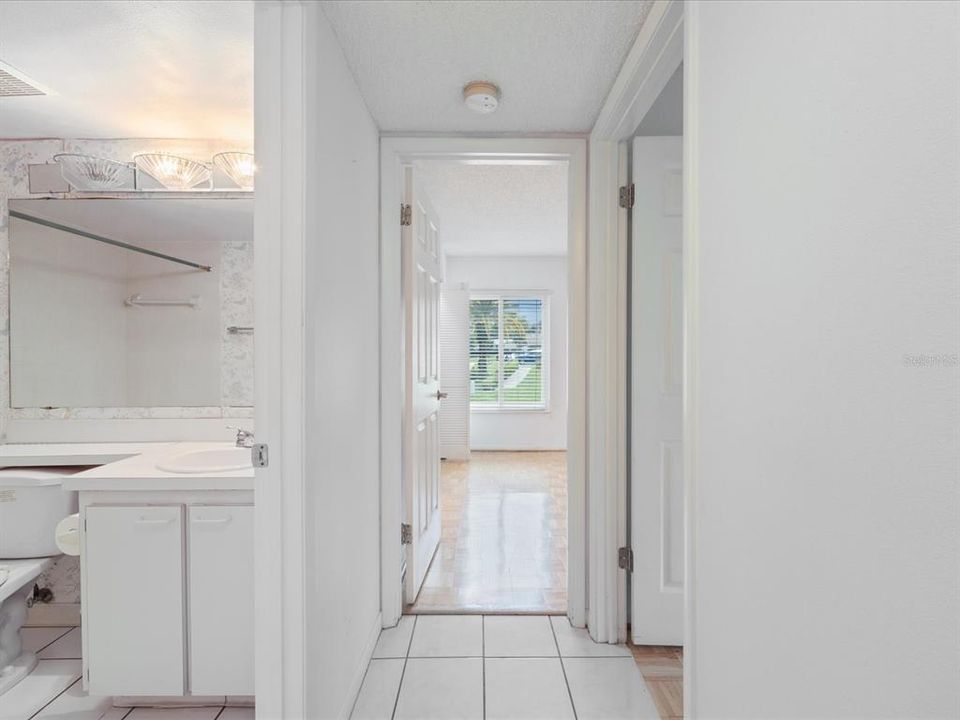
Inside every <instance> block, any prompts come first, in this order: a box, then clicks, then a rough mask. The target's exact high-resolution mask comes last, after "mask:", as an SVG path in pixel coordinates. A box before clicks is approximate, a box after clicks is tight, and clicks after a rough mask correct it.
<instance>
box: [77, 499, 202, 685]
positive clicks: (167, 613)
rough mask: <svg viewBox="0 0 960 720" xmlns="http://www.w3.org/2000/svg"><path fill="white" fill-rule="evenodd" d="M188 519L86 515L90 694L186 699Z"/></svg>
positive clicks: (159, 511)
mask: <svg viewBox="0 0 960 720" xmlns="http://www.w3.org/2000/svg"><path fill="white" fill-rule="evenodd" d="M182 518H183V511H182V509H181V507H180V506H179V505H177V506H172V507H167V506H154V507H97V506H94V507H88V508H87V509H86V529H85V545H84V558H83V561H84V577H83V582H84V583H85V584H86V607H85V608H84V627H83V630H84V633H86V641H87V668H88V670H89V673H90V676H89V692H90V694H91V695H182V694H183V692H184V625H183V519H182Z"/></svg>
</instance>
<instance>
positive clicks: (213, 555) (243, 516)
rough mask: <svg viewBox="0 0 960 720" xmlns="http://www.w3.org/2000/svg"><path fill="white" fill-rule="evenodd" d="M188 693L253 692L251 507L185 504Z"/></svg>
mask: <svg viewBox="0 0 960 720" xmlns="http://www.w3.org/2000/svg"><path fill="white" fill-rule="evenodd" d="M187 528H188V531H187V532H188V535H187V565H188V568H189V571H188V575H187V577H188V579H189V584H188V586H187V607H188V608H189V609H190V612H189V618H190V635H189V639H190V642H189V647H190V665H189V667H190V672H189V675H190V678H189V681H190V692H191V693H192V694H194V695H253V694H254V687H253V625H254V615H253V579H254V574H253V506H251V505H234V506H204V505H194V506H191V507H189V508H187Z"/></svg>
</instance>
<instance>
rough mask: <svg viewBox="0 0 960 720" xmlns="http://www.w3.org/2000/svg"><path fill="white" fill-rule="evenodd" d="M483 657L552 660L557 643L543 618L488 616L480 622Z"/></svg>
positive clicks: (548, 624) (540, 616)
mask: <svg viewBox="0 0 960 720" xmlns="http://www.w3.org/2000/svg"><path fill="white" fill-rule="evenodd" d="M483 654H484V655H485V656H486V657H556V656H557V643H556V642H555V641H554V639H553V631H552V630H551V629H550V618H548V617H547V616H545V615H528V616H523V615H515V616H511V615H488V616H487V617H485V618H484V619H483Z"/></svg>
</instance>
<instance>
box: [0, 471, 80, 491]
mask: <svg viewBox="0 0 960 720" xmlns="http://www.w3.org/2000/svg"><path fill="white" fill-rule="evenodd" d="M86 469H87V468H86V467H8V468H0V488H2V487H41V486H44V485H60V484H61V483H62V482H63V478H65V477H67V476H69V475H76V474H77V473H78V472H83V471H84V470H86Z"/></svg>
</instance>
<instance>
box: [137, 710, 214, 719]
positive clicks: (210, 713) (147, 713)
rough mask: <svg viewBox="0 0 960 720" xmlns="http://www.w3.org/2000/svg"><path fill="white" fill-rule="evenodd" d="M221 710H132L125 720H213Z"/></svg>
mask: <svg viewBox="0 0 960 720" xmlns="http://www.w3.org/2000/svg"><path fill="white" fill-rule="evenodd" d="M222 709H223V708H219V707H203V708H139V707H138V708H134V709H133V711H132V712H131V713H130V714H129V715H127V717H126V719H125V720H215V718H216V717H217V715H219V714H220V711H221V710H222Z"/></svg>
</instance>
